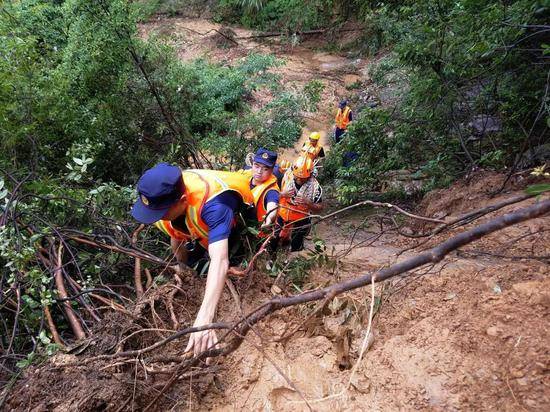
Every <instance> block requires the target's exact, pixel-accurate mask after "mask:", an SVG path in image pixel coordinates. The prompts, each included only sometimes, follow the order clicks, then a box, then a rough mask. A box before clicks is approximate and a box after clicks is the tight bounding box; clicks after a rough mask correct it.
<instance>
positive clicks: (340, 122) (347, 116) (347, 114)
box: [334, 100, 353, 143]
mask: <svg viewBox="0 0 550 412" xmlns="http://www.w3.org/2000/svg"><path fill="white" fill-rule="evenodd" d="M334 120H335V122H336V129H335V130H334V140H335V141H336V143H340V141H341V140H342V135H343V134H344V133H345V132H346V129H347V128H348V125H349V124H350V122H351V121H352V120H353V118H352V114H351V109H350V108H349V106H348V101H347V100H342V101H341V102H340V104H339V105H338V111H337V112H336V118H335V119H334Z"/></svg>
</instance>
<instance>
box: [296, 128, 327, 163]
mask: <svg viewBox="0 0 550 412" xmlns="http://www.w3.org/2000/svg"><path fill="white" fill-rule="evenodd" d="M320 138H321V135H320V134H319V132H313V133H311V134H310V135H309V140H308V141H307V142H305V143H304V145H303V146H302V153H301V155H305V156H307V157H309V158H310V159H311V160H313V161H315V160H316V159H317V158H319V159H322V158H323V157H325V149H323V146H321V144H320V143H319V139H320Z"/></svg>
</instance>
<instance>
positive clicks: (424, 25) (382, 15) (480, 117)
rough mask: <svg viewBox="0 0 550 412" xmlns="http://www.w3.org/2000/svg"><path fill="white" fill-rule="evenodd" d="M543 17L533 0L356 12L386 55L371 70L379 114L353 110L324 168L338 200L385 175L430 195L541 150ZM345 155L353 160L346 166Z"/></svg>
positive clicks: (471, 0)
mask: <svg viewBox="0 0 550 412" xmlns="http://www.w3.org/2000/svg"><path fill="white" fill-rule="evenodd" d="M548 11H549V8H548V7H546V6H544V5H543V4H542V3H541V2H538V1H532V0H531V1H529V0H518V1H513V2H509V3H507V4H503V3H495V2H485V1H476V0H468V1H466V0H465V1H458V2H456V1H450V0H449V1H442V2H438V3H434V2H431V1H428V0H423V1H415V2H409V1H399V2H391V3H388V4H385V5H382V4H381V3H380V4H378V3H364V7H363V9H362V12H363V16H364V18H365V19H366V20H365V21H366V24H367V25H368V26H367V27H370V28H372V27H374V28H376V27H386V28H387V30H386V32H384V33H383V35H382V34H381V36H382V40H380V42H379V45H380V47H382V46H385V47H387V46H392V49H393V52H392V53H390V54H386V56H385V57H383V58H382V59H381V60H380V61H379V62H378V63H377V64H375V65H374V67H373V68H372V69H371V77H372V79H373V80H374V81H375V82H377V84H376V88H377V89H378V90H380V93H379V94H380V97H381V103H382V108H381V109H380V108H377V109H374V110H370V109H368V110H367V109H364V110H363V111H361V109H362V107H361V106H359V107H355V109H356V110H355V119H356V121H355V122H354V123H355V125H354V126H353V127H351V128H350V130H349V132H348V137H347V138H346V139H345V141H344V142H343V144H342V145H341V146H342V147H340V148H338V149H337V150H336V151H333V152H332V154H333V155H334V158H333V159H329V165H330V167H328V168H327V170H326V172H327V175H329V176H336V177H338V178H340V179H342V185H340V186H339V187H338V190H339V192H340V193H341V194H342V196H343V198H348V199H349V198H353V196H355V195H357V194H358V193H361V192H365V191H368V190H377V189H380V188H381V187H382V183H383V181H384V179H385V172H387V171H388V170H391V169H408V170H409V171H410V173H411V175H414V174H415V173H418V174H422V175H425V176H426V177H427V178H428V181H429V183H428V185H427V186H425V187H426V188H429V187H433V186H440V185H445V184H448V183H449V182H451V181H452V180H453V179H455V178H457V177H459V176H462V175H464V174H465V173H467V172H469V171H471V170H473V169H475V168H478V167H485V168H502V167H504V166H513V165H514V163H515V161H516V159H517V158H518V153H520V154H521V152H522V150H524V149H525V148H527V147H536V146H539V145H541V144H543V143H544V142H545V141H547V139H548V126H547V124H546V119H547V118H548V117H549V113H550V112H549V108H548V105H547V102H545V100H544V99H545V90H546V88H547V69H546V68H545V65H544V64H543V63H542V62H543V59H544V52H545V48H544V36H543V32H542V31H541V29H540V27H541V26H540V25H541V24H544V23H543V21H544V16H545V15H547V13H548ZM377 47H378V46H377ZM346 152H354V153H357V159H356V160H355V161H354V162H353V163H351V165H350V166H349V167H343V165H342V162H343V160H342V156H344V154H345V153H346ZM331 157H333V156H331ZM344 194H345V195H344Z"/></svg>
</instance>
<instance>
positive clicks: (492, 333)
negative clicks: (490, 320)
mask: <svg viewBox="0 0 550 412" xmlns="http://www.w3.org/2000/svg"><path fill="white" fill-rule="evenodd" d="M501 332H502V330H500V328H497V327H496V326H490V327H488V328H487V331H486V333H487V335H489V336H498V335H499V334H500V333H501Z"/></svg>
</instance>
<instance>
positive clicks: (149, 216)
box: [132, 199, 170, 225]
mask: <svg viewBox="0 0 550 412" xmlns="http://www.w3.org/2000/svg"><path fill="white" fill-rule="evenodd" d="M168 209H170V206H168V207H166V208H163V209H149V208H148V207H147V206H145V205H144V204H143V202H142V201H141V199H138V200H137V201H136V203H134V206H133V207H132V216H133V217H134V219H136V220H137V221H138V222H141V223H145V224H146V225H150V224H152V223H155V222H158V221H159V220H161V219H162V217H163V216H164V215H165V214H166V212H168Z"/></svg>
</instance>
